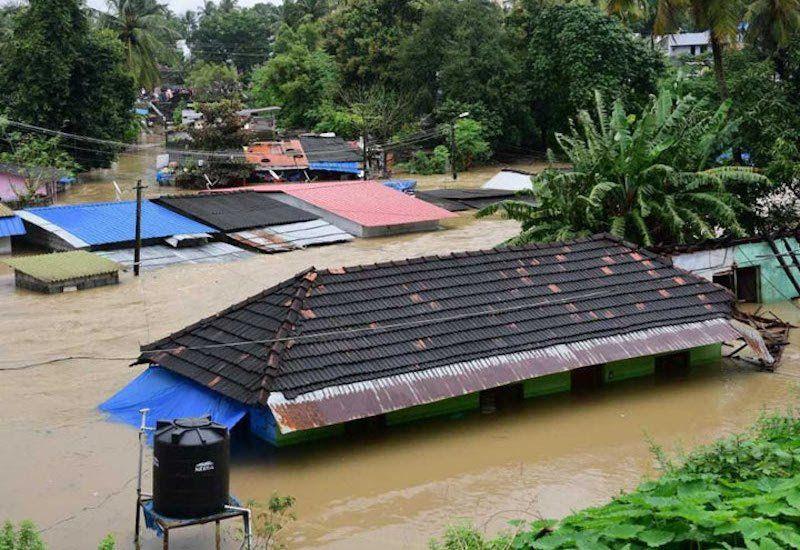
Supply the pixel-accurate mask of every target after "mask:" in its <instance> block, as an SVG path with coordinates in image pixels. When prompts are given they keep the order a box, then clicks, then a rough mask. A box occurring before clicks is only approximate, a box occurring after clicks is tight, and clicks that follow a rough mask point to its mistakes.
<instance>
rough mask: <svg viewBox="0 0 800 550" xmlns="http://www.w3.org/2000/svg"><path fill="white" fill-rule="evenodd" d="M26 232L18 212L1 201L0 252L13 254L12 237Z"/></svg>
mask: <svg viewBox="0 0 800 550" xmlns="http://www.w3.org/2000/svg"><path fill="white" fill-rule="evenodd" d="M24 234H25V225H24V224H23V223H22V220H21V219H20V218H19V216H17V214H16V213H15V212H14V211H13V210H11V209H10V208H9V207H8V206H6V205H5V204H2V203H0V254H11V239H12V238H13V237H19V236H20V235H24Z"/></svg>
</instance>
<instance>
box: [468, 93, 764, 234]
mask: <svg viewBox="0 0 800 550" xmlns="http://www.w3.org/2000/svg"><path fill="white" fill-rule="evenodd" d="M727 111H728V104H727V103H725V104H723V105H722V106H721V107H719V108H718V109H716V110H715V111H709V110H707V109H706V105H705V104H704V103H703V102H697V101H695V100H693V99H692V98H691V97H690V96H687V97H684V98H677V97H675V96H674V94H673V93H672V92H671V91H670V90H668V89H663V90H662V91H661V92H660V93H659V95H658V96H657V97H653V98H652V99H651V100H650V102H649V103H648V105H647V106H646V107H645V108H644V110H643V111H642V112H641V114H631V113H628V112H627V111H626V110H625V106H624V105H623V103H622V101H621V100H617V101H615V102H614V105H613V107H612V109H611V112H608V110H607V109H606V107H605V104H604V102H603V99H602V97H601V95H600V94H599V93H598V94H597V98H596V107H595V109H594V112H593V113H592V114H591V115H590V114H589V112H588V111H581V112H580V113H579V114H578V116H577V120H576V123H575V125H574V126H573V128H572V129H571V131H570V133H569V134H560V133H559V134H556V141H557V142H558V144H559V146H560V149H561V151H562V152H563V154H564V155H565V157H566V158H567V159H568V160H569V162H570V164H571V168H570V169H569V170H553V169H551V170H546V171H545V172H543V173H542V174H540V175H538V176H536V177H535V178H534V181H533V183H534V186H533V187H534V188H533V195H535V196H536V197H538V198H539V201H540V203H541V204H540V205H531V204H530V203H526V202H522V201H506V202H503V203H500V204H498V205H493V206H490V207H488V208H486V209H484V210H483V211H481V215H489V214H493V213H495V212H497V211H498V210H499V211H501V212H502V213H503V214H504V215H505V216H507V217H509V218H511V219H514V220H517V221H520V222H521V223H522V232H521V233H520V234H519V235H518V236H517V237H515V238H513V239H512V240H511V242H513V243H514V244H524V243H528V242H535V241H557V240H564V239H571V238H575V237H579V236H585V235H588V234H592V233H599V232H610V233H612V234H614V235H616V236H618V237H621V238H624V239H627V240H630V241H632V242H637V243H642V244H645V245H650V244H653V243H659V242H687V241H688V242H690V241H692V240H696V239H702V238H713V237H714V236H715V230H716V228H717V227H725V228H727V229H728V231H729V232H730V233H732V234H734V235H741V234H743V232H744V230H743V228H742V227H741V226H740V224H739V222H738V219H737V210H741V209H743V208H744V206H743V205H742V204H741V203H740V201H738V199H737V198H736V196H735V195H734V194H733V193H731V192H730V191H729V187H730V186H731V185H734V184H739V185H742V186H746V185H751V184H752V185H758V184H761V183H763V182H764V181H766V178H765V177H764V176H763V175H760V174H757V173H755V171H754V170H753V169H752V168H747V167H738V166H724V167H718V166H715V165H714V163H713V159H714V152H715V151H716V150H718V148H719V145H720V141H721V139H722V138H723V136H725V135H726V133H727V131H728V125H729V122H728V118H727Z"/></svg>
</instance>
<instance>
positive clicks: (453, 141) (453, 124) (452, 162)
mask: <svg viewBox="0 0 800 550" xmlns="http://www.w3.org/2000/svg"><path fill="white" fill-rule="evenodd" d="M468 116H469V111H467V112H464V113H461V114H460V115H458V116H457V117H455V118H454V119H453V120H451V121H450V167H451V168H452V169H453V181H456V180H457V179H458V171H457V169H456V122H458V119H460V118H467V117H468Z"/></svg>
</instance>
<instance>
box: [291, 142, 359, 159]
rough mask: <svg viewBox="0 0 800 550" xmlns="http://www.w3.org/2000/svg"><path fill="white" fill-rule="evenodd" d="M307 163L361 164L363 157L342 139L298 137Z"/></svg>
mask: <svg viewBox="0 0 800 550" xmlns="http://www.w3.org/2000/svg"><path fill="white" fill-rule="evenodd" d="M300 143H301V144H302V145H303V152H304V153H305V154H306V158H308V162H361V161H362V160H364V159H363V156H362V154H361V152H360V151H359V150H356V149H353V148H352V147H350V145H349V144H348V143H347V142H346V141H345V140H344V139H342V138H340V137H338V136H336V137H321V136H300Z"/></svg>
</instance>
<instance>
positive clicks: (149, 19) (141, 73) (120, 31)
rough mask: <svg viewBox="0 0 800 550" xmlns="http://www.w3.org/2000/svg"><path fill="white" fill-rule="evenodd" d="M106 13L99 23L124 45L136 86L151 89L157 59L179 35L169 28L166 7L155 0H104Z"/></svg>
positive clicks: (153, 83)
mask: <svg viewBox="0 0 800 550" xmlns="http://www.w3.org/2000/svg"><path fill="white" fill-rule="evenodd" d="M107 2H108V7H109V13H105V14H103V15H102V16H101V24H102V25H103V26H104V27H106V28H108V29H111V30H113V31H114V32H115V33H117V36H118V37H119V39H120V41H121V42H122V44H123V46H124V48H125V57H126V61H127V65H128V70H130V71H131V73H132V74H133V76H134V77H135V78H136V82H137V84H138V85H139V86H142V87H144V88H147V89H151V88H152V87H154V86H156V85H157V84H158V83H159V81H160V77H159V72H158V66H157V59H158V57H159V55H165V54H166V52H167V51H168V50H169V48H172V44H171V41H172V40H177V39H178V38H180V36H179V35H178V33H176V32H175V31H174V30H173V29H171V28H169V26H168V24H167V20H166V15H167V13H168V12H167V8H166V6H165V5H163V4H159V3H158V2H156V0H107Z"/></svg>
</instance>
